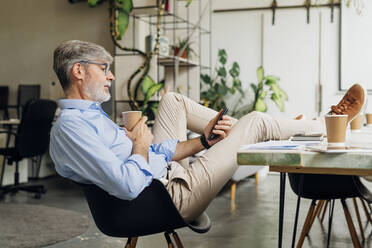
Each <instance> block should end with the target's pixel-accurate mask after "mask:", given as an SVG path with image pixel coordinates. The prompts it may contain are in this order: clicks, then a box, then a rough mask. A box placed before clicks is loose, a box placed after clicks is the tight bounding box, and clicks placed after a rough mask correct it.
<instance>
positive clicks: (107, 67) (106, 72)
mask: <svg viewBox="0 0 372 248" xmlns="http://www.w3.org/2000/svg"><path fill="white" fill-rule="evenodd" d="M79 63H86V64H93V65H102V66H104V67H105V76H107V74H108V73H109V71H110V65H109V63H98V62H94V61H90V60H80V61H79Z"/></svg>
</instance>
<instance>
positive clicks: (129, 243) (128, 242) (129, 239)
mask: <svg viewBox="0 0 372 248" xmlns="http://www.w3.org/2000/svg"><path fill="white" fill-rule="evenodd" d="M131 242H132V237H129V238H128V240H127V243H126V244H125V246H124V248H131Z"/></svg>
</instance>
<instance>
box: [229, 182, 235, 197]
mask: <svg viewBox="0 0 372 248" xmlns="http://www.w3.org/2000/svg"><path fill="white" fill-rule="evenodd" d="M235 193H236V182H235V181H232V182H231V186H230V200H231V201H232V202H234V201H235Z"/></svg>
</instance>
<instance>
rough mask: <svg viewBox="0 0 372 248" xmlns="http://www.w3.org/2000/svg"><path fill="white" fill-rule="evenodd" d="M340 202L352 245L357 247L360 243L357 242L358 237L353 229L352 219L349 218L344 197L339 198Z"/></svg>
mask: <svg viewBox="0 0 372 248" xmlns="http://www.w3.org/2000/svg"><path fill="white" fill-rule="evenodd" d="M341 203H342V207H343V209H344V213H345V218H346V221H347V225H348V227H349V232H350V235H351V239H352V241H353V245H354V247H357V248H359V247H361V246H360V243H359V239H358V236H357V233H356V231H355V227H354V224H353V220H352V219H351V215H350V212H349V209H348V207H347V205H346V201H345V199H341Z"/></svg>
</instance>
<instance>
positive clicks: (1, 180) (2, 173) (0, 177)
mask: <svg viewBox="0 0 372 248" xmlns="http://www.w3.org/2000/svg"><path fill="white" fill-rule="evenodd" d="M5 162H6V158H5V157H4V158H3V166H2V167H1V175H0V186H2V185H3V179H4V173H5V165H6V164H5Z"/></svg>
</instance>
